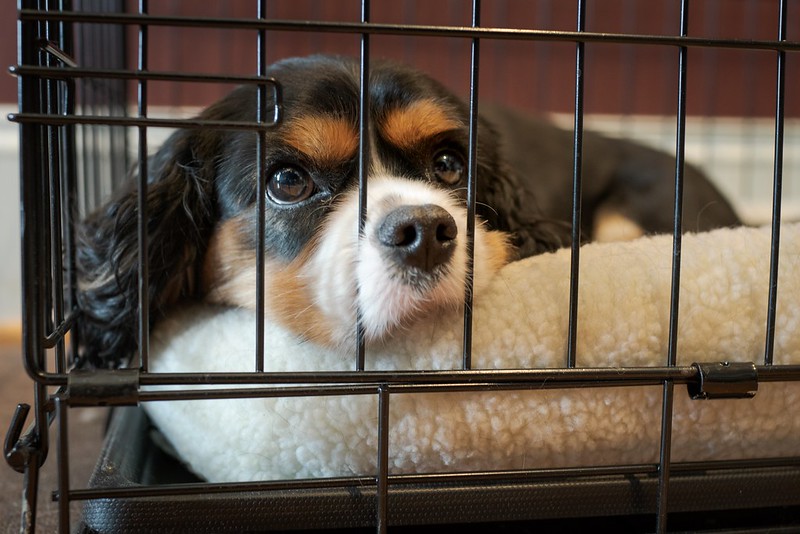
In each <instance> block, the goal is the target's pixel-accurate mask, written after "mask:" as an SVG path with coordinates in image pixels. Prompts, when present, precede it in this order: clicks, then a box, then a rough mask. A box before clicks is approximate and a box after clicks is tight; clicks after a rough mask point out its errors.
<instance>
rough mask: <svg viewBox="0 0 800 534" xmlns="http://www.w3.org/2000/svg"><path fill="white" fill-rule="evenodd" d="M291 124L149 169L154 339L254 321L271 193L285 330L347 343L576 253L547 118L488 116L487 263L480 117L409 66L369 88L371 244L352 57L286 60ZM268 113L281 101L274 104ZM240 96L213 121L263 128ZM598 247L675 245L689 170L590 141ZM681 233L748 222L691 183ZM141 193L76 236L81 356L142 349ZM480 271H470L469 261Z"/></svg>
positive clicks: (207, 137) (590, 191)
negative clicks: (191, 325)
mask: <svg viewBox="0 0 800 534" xmlns="http://www.w3.org/2000/svg"><path fill="white" fill-rule="evenodd" d="M267 75H268V76H270V77H272V78H274V79H276V80H277V81H278V82H279V83H280V86H281V90H282V101H281V110H282V120H281V121H280V122H279V123H278V124H277V125H276V126H275V127H272V128H269V129H267V130H266V132H265V133H264V135H265V136H266V143H265V147H266V154H265V155H264V161H265V162H266V163H265V165H264V167H263V169H262V176H263V178H261V177H259V176H258V171H259V168H260V167H259V165H258V164H257V159H258V158H257V146H258V135H257V134H256V133H255V132H253V131H243V130H222V129H208V128H205V129H181V130H177V131H176V132H175V133H173V134H172V135H171V137H170V138H169V139H168V140H167V141H166V142H165V144H164V145H163V146H162V147H161V148H160V149H159V150H158V151H157V152H156V153H155V154H154V155H153V156H152V157H151V158H150V159H149V161H148V181H149V184H148V188H147V195H146V202H147V217H146V221H145V224H146V228H147V233H148V240H147V243H148V245H147V256H148V263H147V270H148V273H147V275H148V276H147V290H148V296H149V310H148V311H149V313H148V316H149V321H150V324H149V325H148V327H150V326H152V324H153V323H154V322H155V321H157V320H158V318H159V317H161V316H162V315H163V314H164V313H165V312H166V311H167V310H168V309H169V308H170V307H171V306H173V305H175V304H177V303H180V302H182V301H186V300H200V301H207V302H213V303H221V304H225V305H230V306H245V307H251V308H252V307H255V305H256V296H255V289H254V288H255V280H256V269H257V264H256V258H255V257H256V249H257V238H256V235H257V233H256V226H257V221H258V217H259V215H258V209H257V198H256V195H257V181H258V180H263V182H262V183H263V191H264V194H265V197H266V198H265V200H264V205H265V213H264V218H265V231H264V240H263V250H264V272H265V274H264V302H265V313H266V315H267V317H268V319H269V320H274V321H277V322H278V323H280V324H282V325H284V326H286V327H288V328H289V329H290V330H291V331H293V332H295V333H297V335H299V336H301V337H302V338H305V339H308V340H311V341H314V342H319V343H323V344H326V345H329V346H331V347H349V346H354V345H353V344H354V343H355V341H356V338H355V336H356V333H355V332H356V331H355V326H354V325H355V323H356V319H358V320H360V321H361V324H362V325H363V336H364V339H365V340H366V341H367V342H370V341H375V340H380V339H382V338H384V337H386V336H391V335H393V334H395V333H396V332H398V331H400V330H402V328H403V327H404V325H407V324H411V323H413V322H414V321H415V320H419V319H420V318H423V317H425V316H427V315H429V314H431V313H435V312H436V310H439V309H441V308H442V307H451V306H457V305H459V304H460V303H462V302H463V300H464V295H465V282H466V280H467V277H468V276H469V275H468V273H469V272H473V273H474V277H473V278H474V287H473V290H474V291H475V293H478V292H479V291H480V290H481V287H482V284H483V283H484V281H485V280H487V279H488V278H490V277H491V274H492V273H493V272H494V271H496V270H497V269H499V268H500V267H501V266H502V265H503V264H505V263H506V262H508V261H510V260H513V259H516V258H522V257H527V256H531V255H534V254H540V253H544V252H548V251H553V250H555V249H558V248H561V247H564V246H568V245H569V244H570V242H571V228H570V222H569V221H570V218H571V208H572V165H573V164H572V136H571V133H570V132H567V131H564V130H560V129H558V128H556V127H555V126H553V125H552V124H550V123H547V122H545V121H541V120H538V119H535V118H527V117H523V116H520V115H519V114H518V113H516V112H512V111H509V110H504V109H500V108H488V107H486V108H485V109H484V107H479V109H480V110H481V115H480V117H479V119H478V127H477V136H478V137H477V151H476V160H477V164H476V167H477V173H476V187H475V199H476V212H477V216H478V219H479V221H478V222H477V223H476V225H475V229H474V243H473V250H474V254H472V255H470V254H469V251H468V249H467V247H468V242H467V241H468V240H467V239H466V237H465V236H466V235H467V231H468V230H467V226H466V224H467V223H466V209H465V202H464V201H465V199H466V195H467V176H468V170H467V169H468V145H469V143H468V136H469V119H468V117H469V114H468V113H469V109H468V106H467V105H466V104H465V103H464V102H463V101H461V100H460V99H458V98H457V97H456V96H454V95H453V94H452V93H451V92H450V91H448V90H447V89H446V88H445V87H444V86H443V85H442V84H440V83H439V82H437V81H435V80H434V79H432V78H431V77H429V76H427V75H425V74H423V73H421V72H418V71H416V70H413V69H412V68H409V67H406V66H402V65H398V64H396V63H392V62H376V63H374V64H372V65H371V68H370V81H369V109H370V113H369V124H368V133H369V139H368V141H367V142H366V144H368V146H369V156H370V159H369V167H368V182H367V183H368V185H367V203H366V204H367V210H366V212H367V215H366V221H365V223H364V226H363V232H361V233H359V231H358V221H359V193H358V187H357V182H358V170H359V169H358V149H359V135H358V115H359V68H358V64H357V62H355V61H354V60H352V59H348V58H342V57H333V56H310V57H303V58H291V59H286V60H282V61H279V62H277V63H275V64H273V65H271V66H270V68H269V69H268V72H267ZM273 104H274V102H270V103H269V105H273ZM256 107H257V90H256V88H254V87H252V86H243V87H240V88H237V89H235V90H233V91H232V92H231V93H230V94H229V95H228V96H226V97H224V98H223V99H222V100H220V101H218V102H217V103H215V104H213V105H211V106H210V107H208V108H207V109H206V110H204V111H203V112H202V113H201V115H200V118H201V119H205V120H225V121H254V120H255V119H256ZM583 154H584V162H585V163H584V165H583V170H582V174H583V197H582V215H583V217H582V228H581V231H582V235H583V236H585V237H587V238H589V239H592V238H596V239H604V238H606V237H608V232H607V231H606V230H605V227H607V226H608V224H607V223H608V221H612V222H614V223H615V225H616V226H620V224H619V223H622V224H621V226H622V227H623V228H625V230H624V232H623V233H625V234H626V236H627V237H631V236H635V235H641V234H645V233H660V232H668V231H671V229H672V225H673V215H672V213H673V209H672V205H673V202H674V200H673V182H674V178H673V176H674V172H675V171H674V168H675V164H674V159H673V158H672V157H670V156H668V155H666V154H663V153H660V152H658V151H656V150H652V149H649V148H646V147H643V146H641V145H639V144H636V143H633V142H630V141H624V140H612V139H609V138H605V137H602V136H600V135H597V134H594V133H591V132H586V133H585V135H584V144H583ZM683 210H684V211H683V222H684V224H685V226H684V230H698V231H699V230H708V229H711V228H716V227H722V226H734V225H737V224H739V220H738V218H737V217H736V214H735V213H734V211H733V209H732V208H731V206H730V205H729V204H728V202H727V201H726V200H725V199H724V198H723V197H722V195H721V194H720V193H719V192H718V191H717V190H716V189H715V188H714V187H713V186H712V185H711V183H710V182H708V180H707V179H706V178H705V177H704V176H703V175H702V174H701V173H700V172H699V171H698V170H697V169H695V168H694V167H692V166H689V165H687V166H686V170H685V201H684V208H683ZM137 213H138V207H137V188H136V180H131V181H130V185H129V186H127V187H125V188H123V189H122V190H121V191H120V192H119V193H117V194H116V195H115V196H114V197H113V198H112V199H111V200H110V201H109V202H108V203H107V204H106V205H104V206H102V207H101V208H100V209H99V210H97V211H95V212H94V213H93V214H91V215H90V216H88V217H87V218H86V220H85V221H84V222H83V223H82V226H81V228H80V231H79V237H78V246H77V254H76V258H77V259H76V263H77V269H78V279H79V283H78V305H79V308H80V311H81V317H80V320H79V324H78V328H79V331H78V332H79V339H80V341H79V343H80V347H81V349H80V350H81V358H82V361H84V362H86V363H87V364H88V365H91V366H95V367H115V366H119V365H121V364H123V363H124V362H125V360H126V359H127V358H128V357H129V356H130V355H131V354H133V353H134V352H135V351H136V348H137V339H138V336H137V327H136V325H137V317H138V306H139V298H138V291H139V272H138V259H137V258H138V252H137V251H138V245H137V225H138V222H137ZM470 257H473V258H474V260H473V261H474V264H473V265H472V266H471V267H472V269H471V270H470V268H469V267H468V263H469V260H468V258H470Z"/></svg>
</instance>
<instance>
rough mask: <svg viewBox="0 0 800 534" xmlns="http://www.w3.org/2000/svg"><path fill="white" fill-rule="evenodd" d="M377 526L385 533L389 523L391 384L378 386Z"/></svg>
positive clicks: (382, 533)
mask: <svg viewBox="0 0 800 534" xmlns="http://www.w3.org/2000/svg"><path fill="white" fill-rule="evenodd" d="M376 486H377V488H376V501H377V502H376V507H377V510H376V516H377V517H376V526H377V529H376V530H377V532H378V534H385V533H386V531H387V529H388V527H389V525H388V523H389V386H388V385H386V384H381V385H380V387H379V388H378V479H377V480H376Z"/></svg>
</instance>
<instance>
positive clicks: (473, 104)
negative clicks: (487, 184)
mask: <svg viewBox="0 0 800 534" xmlns="http://www.w3.org/2000/svg"><path fill="white" fill-rule="evenodd" d="M480 25H481V2H480V0H473V2H472V27H473V28H477V27H479V26H480ZM480 45H481V41H480V39H478V38H474V39H472V43H471V56H470V74H469V154H468V158H467V159H468V166H469V170H468V172H467V235H466V241H467V264H466V277H465V280H464V337H463V344H462V363H461V365H462V368H463V369H470V368H472V297H473V294H472V290H473V285H474V284H473V275H474V267H475V203H476V200H475V190H476V188H477V181H478V85H479V78H480V76H479V74H480V73H479V70H480Z"/></svg>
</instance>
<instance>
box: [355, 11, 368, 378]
mask: <svg viewBox="0 0 800 534" xmlns="http://www.w3.org/2000/svg"><path fill="white" fill-rule="evenodd" d="M369 11H370V5H369V0H361V24H368V23H369V18H370V13H369ZM359 66H360V73H359V93H358V99H359V106H358V110H359V111H358V236H359V243H360V242H361V238H362V237H363V236H364V226H365V224H366V221H367V178H368V177H369V165H370V153H369V34H368V33H366V32H365V33H362V34H361V54H360V59H359ZM359 246H360V244H359ZM356 291H357V290H356ZM356 298H358V297H356ZM356 310H357V311H356V325H355V329H356V370H357V371H363V370H364V366H365V363H366V362H365V360H366V348H365V346H364V326H363V324H362V323H361V312H360V311H359V306H356Z"/></svg>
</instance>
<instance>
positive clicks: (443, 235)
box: [376, 204, 458, 271]
mask: <svg viewBox="0 0 800 534" xmlns="http://www.w3.org/2000/svg"><path fill="white" fill-rule="evenodd" d="M376 233H377V238H378V241H380V242H381V244H383V245H384V246H385V247H386V250H387V251H388V253H389V254H390V255H391V257H392V259H394V260H395V261H396V262H398V263H399V264H402V265H406V266H408V267H416V268H418V269H423V270H425V271H430V270H431V269H433V268H434V267H436V266H437V265H441V264H443V263H445V262H447V261H449V260H450V258H451V256H452V255H453V250H454V249H455V244H456V242H455V238H456V236H457V235H458V228H457V227H456V221H455V220H454V219H453V217H452V216H451V215H450V213H448V212H447V211H446V210H445V209H444V208H442V207H440V206H437V205H435V204H424V205H421V206H401V207H399V208H395V209H394V210H392V211H390V212H389V213H388V214H387V215H386V217H384V219H383V221H382V222H381V223H380V225H379V226H378V228H377V232H376Z"/></svg>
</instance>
